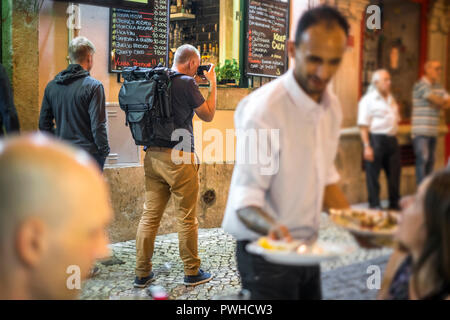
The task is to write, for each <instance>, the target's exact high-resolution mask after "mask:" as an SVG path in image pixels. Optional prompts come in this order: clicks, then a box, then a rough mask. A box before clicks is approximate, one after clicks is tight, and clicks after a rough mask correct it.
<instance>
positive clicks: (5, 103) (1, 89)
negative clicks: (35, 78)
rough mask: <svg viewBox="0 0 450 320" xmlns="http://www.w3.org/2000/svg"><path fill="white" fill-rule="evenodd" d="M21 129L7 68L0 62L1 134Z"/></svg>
mask: <svg viewBox="0 0 450 320" xmlns="http://www.w3.org/2000/svg"><path fill="white" fill-rule="evenodd" d="M19 129H20V126H19V118H18V117H17V111H16V108H15V107H14V99H13V94H12V89H11V84H10V82H9V78H8V75H7V74H6V70H5V68H4V67H3V65H1V64H0V136H3V135H4V134H5V133H12V132H18V131H19Z"/></svg>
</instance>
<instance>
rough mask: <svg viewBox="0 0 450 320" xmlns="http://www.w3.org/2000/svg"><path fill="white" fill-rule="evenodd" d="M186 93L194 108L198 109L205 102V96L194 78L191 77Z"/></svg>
mask: <svg viewBox="0 0 450 320" xmlns="http://www.w3.org/2000/svg"><path fill="white" fill-rule="evenodd" d="M185 95H186V101H187V103H188V104H189V106H190V107H191V108H192V109H197V108H198V107H200V106H201V105H202V104H203V103H205V98H204V97H203V95H202V93H201V92H200V89H199V87H198V84H197V82H195V80H194V79H190V80H189V82H188V85H187V86H186V87H185Z"/></svg>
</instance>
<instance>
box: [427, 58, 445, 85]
mask: <svg viewBox="0 0 450 320" xmlns="http://www.w3.org/2000/svg"><path fill="white" fill-rule="evenodd" d="M424 69H425V76H426V77H427V78H428V79H429V80H430V81H431V82H432V83H437V82H439V80H440V79H441V73H442V64H441V63H440V62H439V61H437V60H431V61H427V62H426V63H425V66H424Z"/></svg>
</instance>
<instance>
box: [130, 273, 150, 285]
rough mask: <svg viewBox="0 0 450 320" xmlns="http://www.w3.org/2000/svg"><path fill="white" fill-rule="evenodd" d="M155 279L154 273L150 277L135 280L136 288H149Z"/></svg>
mask: <svg viewBox="0 0 450 320" xmlns="http://www.w3.org/2000/svg"><path fill="white" fill-rule="evenodd" d="M154 278H155V274H154V273H153V272H152V273H150V275H149V276H148V277H144V278H139V277H136V278H135V279H134V287H135V288H145V287H147V286H148V285H149V284H150V283H151V282H152V281H153V280H154Z"/></svg>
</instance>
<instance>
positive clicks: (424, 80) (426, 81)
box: [422, 76, 432, 86]
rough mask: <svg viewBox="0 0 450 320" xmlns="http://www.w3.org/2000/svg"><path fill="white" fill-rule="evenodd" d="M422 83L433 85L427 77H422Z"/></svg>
mask: <svg viewBox="0 0 450 320" xmlns="http://www.w3.org/2000/svg"><path fill="white" fill-rule="evenodd" d="M422 81H423V82H425V83H426V84H428V85H430V86H431V85H432V83H431V81H430V80H428V78H427V77H425V76H422Z"/></svg>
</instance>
